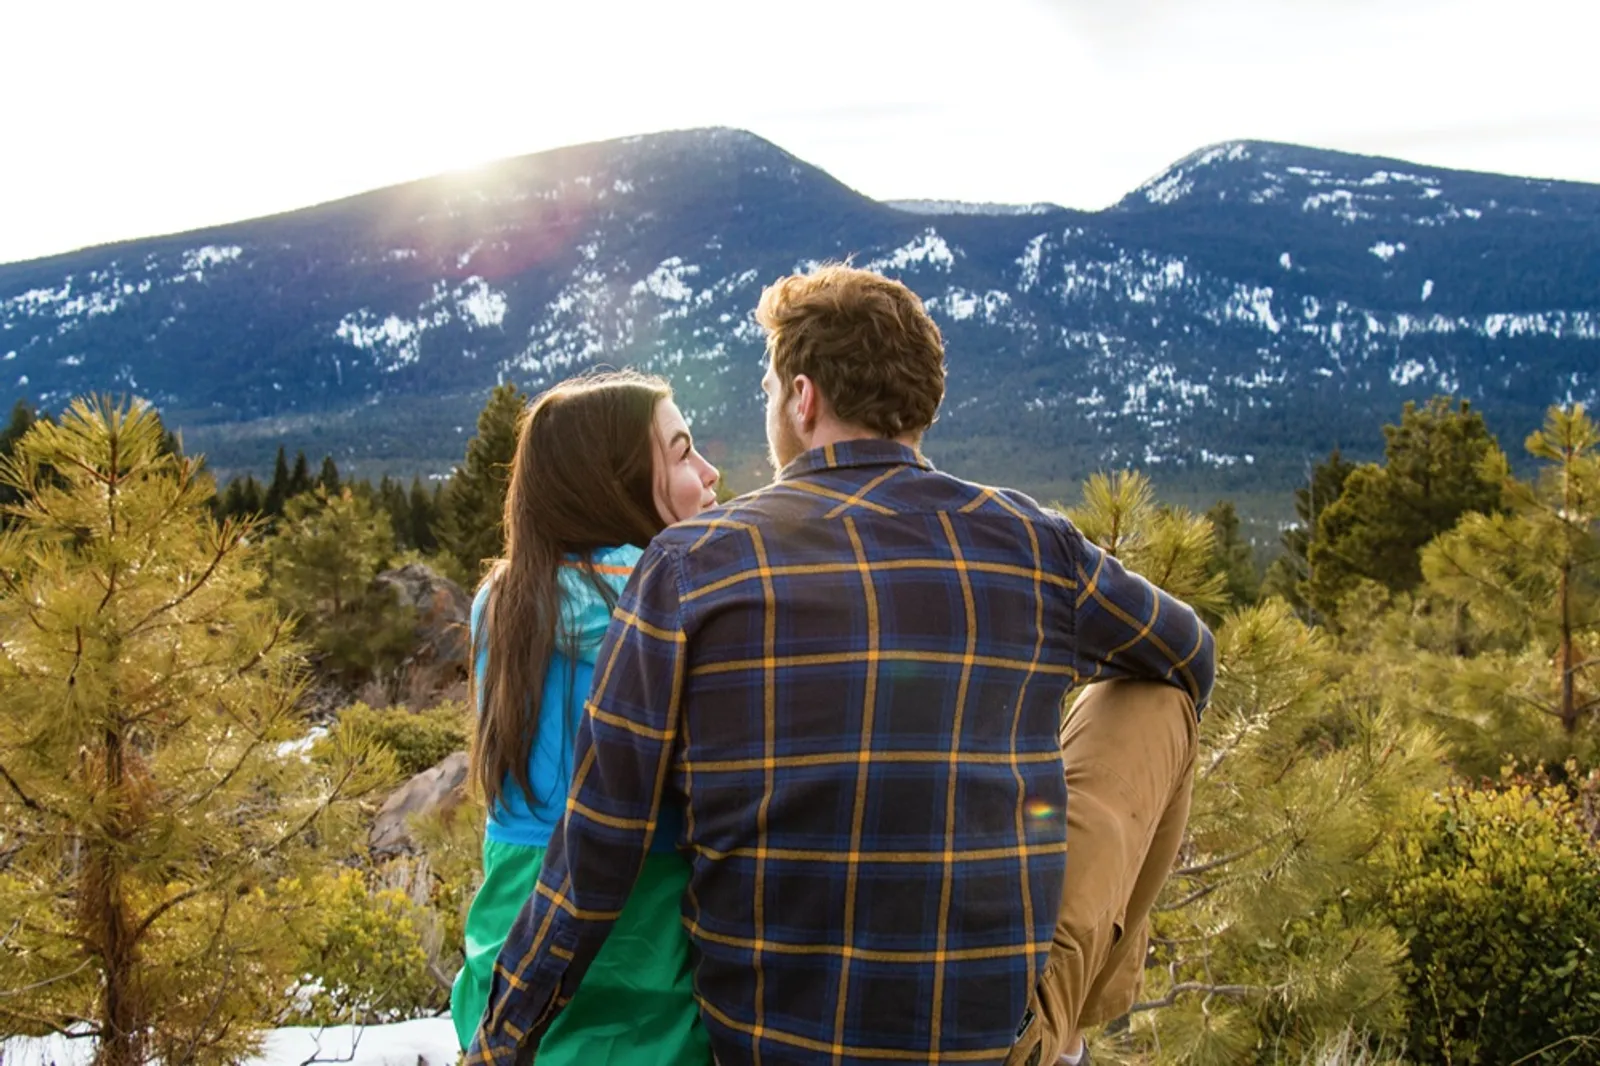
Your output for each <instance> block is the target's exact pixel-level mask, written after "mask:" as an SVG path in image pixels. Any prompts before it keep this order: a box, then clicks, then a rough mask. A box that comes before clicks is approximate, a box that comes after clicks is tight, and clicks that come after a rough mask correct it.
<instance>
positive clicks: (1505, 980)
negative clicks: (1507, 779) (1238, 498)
mask: <svg viewBox="0 0 1600 1066" xmlns="http://www.w3.org/2000/svg"><path fill="white" fill-rule="evenodd" d="M1382 858H1383V863H1384V866H1385V868H1386V873H1387V875H1388V885H1387V890H1386V893H1385V895H1384V898H1383V899H1382V901H1381V907H1382V909H1383V910H1384V911H1385V912H1386V913H1387V915H1388V917H1389V919H1390V921H1392V922H1393V923H1394V926H1395V928H1396V929H1397V930H1398V931H1399V932H1400V935H1401V936H1402V937H1404V938H1405V940H1406V941H1407V942H1408V945H1409V965H1408V967H1407V973H1406V990H1407V997H1408V1003H1407V1009H1408V1014H1409V1018H1410V1030H1409V1036H1408V1046H1407V1052H1408V1055H1409V1056H1410V1057H1412V1058H1413V1059H1415V1060H1416V1061H1419V1062H1440V1063H1452V1064H1457V1066H1459V1064H1463V1063H1507V1062H1514V1061H1515V1062H1529V1063H1531V1062H1541V1061H1550V1062H1558V1061H1559V1062H1569V1061H1580V1060H1582V1061H1593V1060H1592V1059H1588V1058H1585V1056H1586V1055H1589V1054H1596V1055H1600V851H1597V850H1596V848H1595V847H1594V846H1593V844H1592V843H1591V842H1590V840H1589V839H1588V835H1587V834H1586V833H1585V831H1584V830H1583V828H1582V827H1581V826H1580V824H1579V822H1578V819H1577V817H1576V813H1575V811H1574V809H1573V806H1572V802H1571V801H1570V799H1569V798H1568V794H1567V793H1566V792H1565V791H1563V790H1561V789H1558V788H1544V789H1539V788H1534V787H1530V786H1528V785H1525V784H1515V785H1512V786H1511V787H1509V788H1506V789H1504V790H1480V789H1464V788H1453V789H1450V790H1448V791H1446V792H1443V793H1441V794H1439V795H1436V796H1434V797H1431V798H1429V799H1428V800H1427V801H1426V802H1425V803H1424V804H1423V805H1422V807H1421V809H1420V810H1419V811H1418V812H1417V815H1416V819H1415V822H1414V824H1413V826H1412V827H1411V829H1410V830H1409V831H1407V832H1405V833H1404V834H1402V835H1400V836H1398V837H1396V838H1395V839H1394V840H1392V841H1391V842H1390V843H1389V844H1388V846H1387V847H1386V849H1385V851H1384V853H1383V856H1382ZM1585 1041H1588V1043H1585ZM1584 1048H1588V1049H1589V1050H1583V1049H1584ZM1575 1052H1576V1053H1577V1055H1578V1057H1577V1058H1573V1057H1572V1056H1573V1055H1574V1053H1575Z"/></svg>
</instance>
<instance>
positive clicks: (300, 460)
mask: <svg viewBox="0 0 1600 1066" xmlns="http://www.w3.org/2000/svg"><path fill="white" fill-rule="evenodd" d="M314 488H316V485H315V483H313V482H312V480H311V466H310V464H309V463H307V462H306V453H305V452H295V453H294V470H293V471H292V472H291V473H290V474H289V495H288V496H287V497H285V502H287V501H288V500H291V499H293V498H294V497H296V496H298V495H300V494H301V493H303V492H310V491H311V490H312V489H314Z"/></svg>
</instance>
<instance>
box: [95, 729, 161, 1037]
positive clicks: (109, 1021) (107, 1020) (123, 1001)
mask: <svg viewBox="0 0 1600 1066" xmlns="http://www.w3.org/2000/svg"><path fill="white" fill-rule="evenodd" d="M123 744H124V741H123V738H122V736H121V735H120V734H119V733H118V732H117V731H116V730H114V729H108V730H106V734H105V746H104V749H103V753H104V758H105V766H104V767H103V770H102V773H103V775H104V785H105V793H106V795H107V796H108V797H109V799H110V812H111V813H110V816H109V818H108V819H107V822H106V825H105V826H104V836H105V839H103V840H91V841H90V842H89V849H88V850H89V861H88V863H87V865H86V868H85V870H84V881H85V884H84V889H85V891H84V901H83V902H84V915H83V918H84V924H85V926H86V928H85V933H86V934H87V936H86V939H87V940H88V941H89V943H91V944H93V945H94V948H93V950H94V951H95V953H96V954H98V955H99V956H100V964H101V971H102V973H101V976H102V979H103V980H104V982H105V984H104V989H103V995H102V998H101V1004H100V1017H99V1019H98V1020H99V1023H100V1034H99V1035H100V1040H99V1049H98V1050H97V1051H96V1052H95V1057H94V1066H143V1064H144V1062H145V1059H146V1033H145V1025H144V1009H143V1003H142V1002H141V1000H140V996H139V990H138V974H137V973H136V971H135V958H134V935H133V923H132V921H131V920H130V917H129V910H128V902H127V900H126V899H125V898H124V896H123V887H122V869H121V865H120V863H121V858H120V856H119V855H118V854H117V851H118V845H119V843H120V842H121V840H122V839H123V837H124V836H125V835H126V833H125V830H126V825H125V820H126V812H125V811H124V810H123V807H122V804H123V802H124V800H125V796H124V787H123V785H124V766H123V754H124V747H123Z"/></svg>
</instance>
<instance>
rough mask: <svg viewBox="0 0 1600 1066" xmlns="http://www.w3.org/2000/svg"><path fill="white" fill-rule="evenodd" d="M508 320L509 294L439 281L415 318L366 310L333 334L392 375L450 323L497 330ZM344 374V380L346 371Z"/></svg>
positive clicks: (472, 282) (474, 280) (471, 282)
mask: <svg viewBox="0 0 1600 1066" xmlns="http://www.w3.org/2000/svg"><path fill="white" fill-rule="evenodd" d="M505 317H506V298H505V295H504V294H503V293H500V292H496V291H495V290H494V289H491V288H490V287H489V284H488V282H486V281H484V279H482V278H480V277H477V276H473V277H470V278H467V279H466V280H465V281H463V282H461V284H459V285H457V286H455V287H454V288H451V287H450V286H449V285H448V284H447V283H446V282H443V281H437V282H434V286H433V295H432V296H431V297H430V298H429V299H428V300H426V301H424V302H423V304H422V305H421V306H420V307H418V308H417V311H416V314H414V315H408V316H401V315H399V314H395V313H390V314H386V315H382V316H380V315H379V314H377V313H376V312H374V311H371V310H369V309H367V308H365V307H363V308H360V309H358V310H355V311H351V312H350V313H348V314H346V315H345V316H344V317H343V318H341V319H340V320H339V325H338V326H337V327H336V328H335V329H334V331H333V334H334V336H335V337H338V338H339V339H340V340H342V341H344V342H345V343H346V344H348V345H350V346H351V347H352V348H355V349H357V350H358V351H362V352H367V353H370V354H371V356H372V358H373V362H374V364H375V365H376V366H377V367H378V368H379V369H380V370H382V371H383V372H385V373H393V372H394V371H396V370H399V369H401V368H402V367H406V366H410V365H411V364H413V363H415V362H416V361H417V360H418V359H420V358H421V356H422V339H423V337H424V336H425V335H426V334H427V333H428V332H430V331H432V330H436V329H440V328H441V327H444V326H447V325H449V324H450V323H451V322H461V323H462V324H463V325H465V326H466V328H467V329H469V330H479V329H495V328H499V327H500V326H501V325H502V324H503V323H504V322H505ZM339 373H340V374H341V377H342V371H339Z"/></svg>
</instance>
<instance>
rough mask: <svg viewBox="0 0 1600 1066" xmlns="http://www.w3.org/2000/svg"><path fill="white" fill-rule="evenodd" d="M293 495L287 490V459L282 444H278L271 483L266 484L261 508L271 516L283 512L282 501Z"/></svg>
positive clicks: (273, 516)
mask: <svg viewBox="0 0 1600 1066" xmlns="http://www.w3.org/2000/svg"><path fill="white" fill-rule="evenodd" d="M292 495H294V494H293V493H292V492H290V491H289V459H288V457H287V456H286V455H285V454H284V451H283V445H281V444H280V445H278V459H277V462H275V463H273V464H272V483H271V484H270V485H268V486H267V496H266V499H265V500H263V501H262V510H263V511H264V512H265V513H266V514H267V515H268V516H269V517H272V518H276V517H278V516H279V515H281V514H283V505H284V502H285V501H287V500H288V499H289V497H290V496H292Z"/></svg>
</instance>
